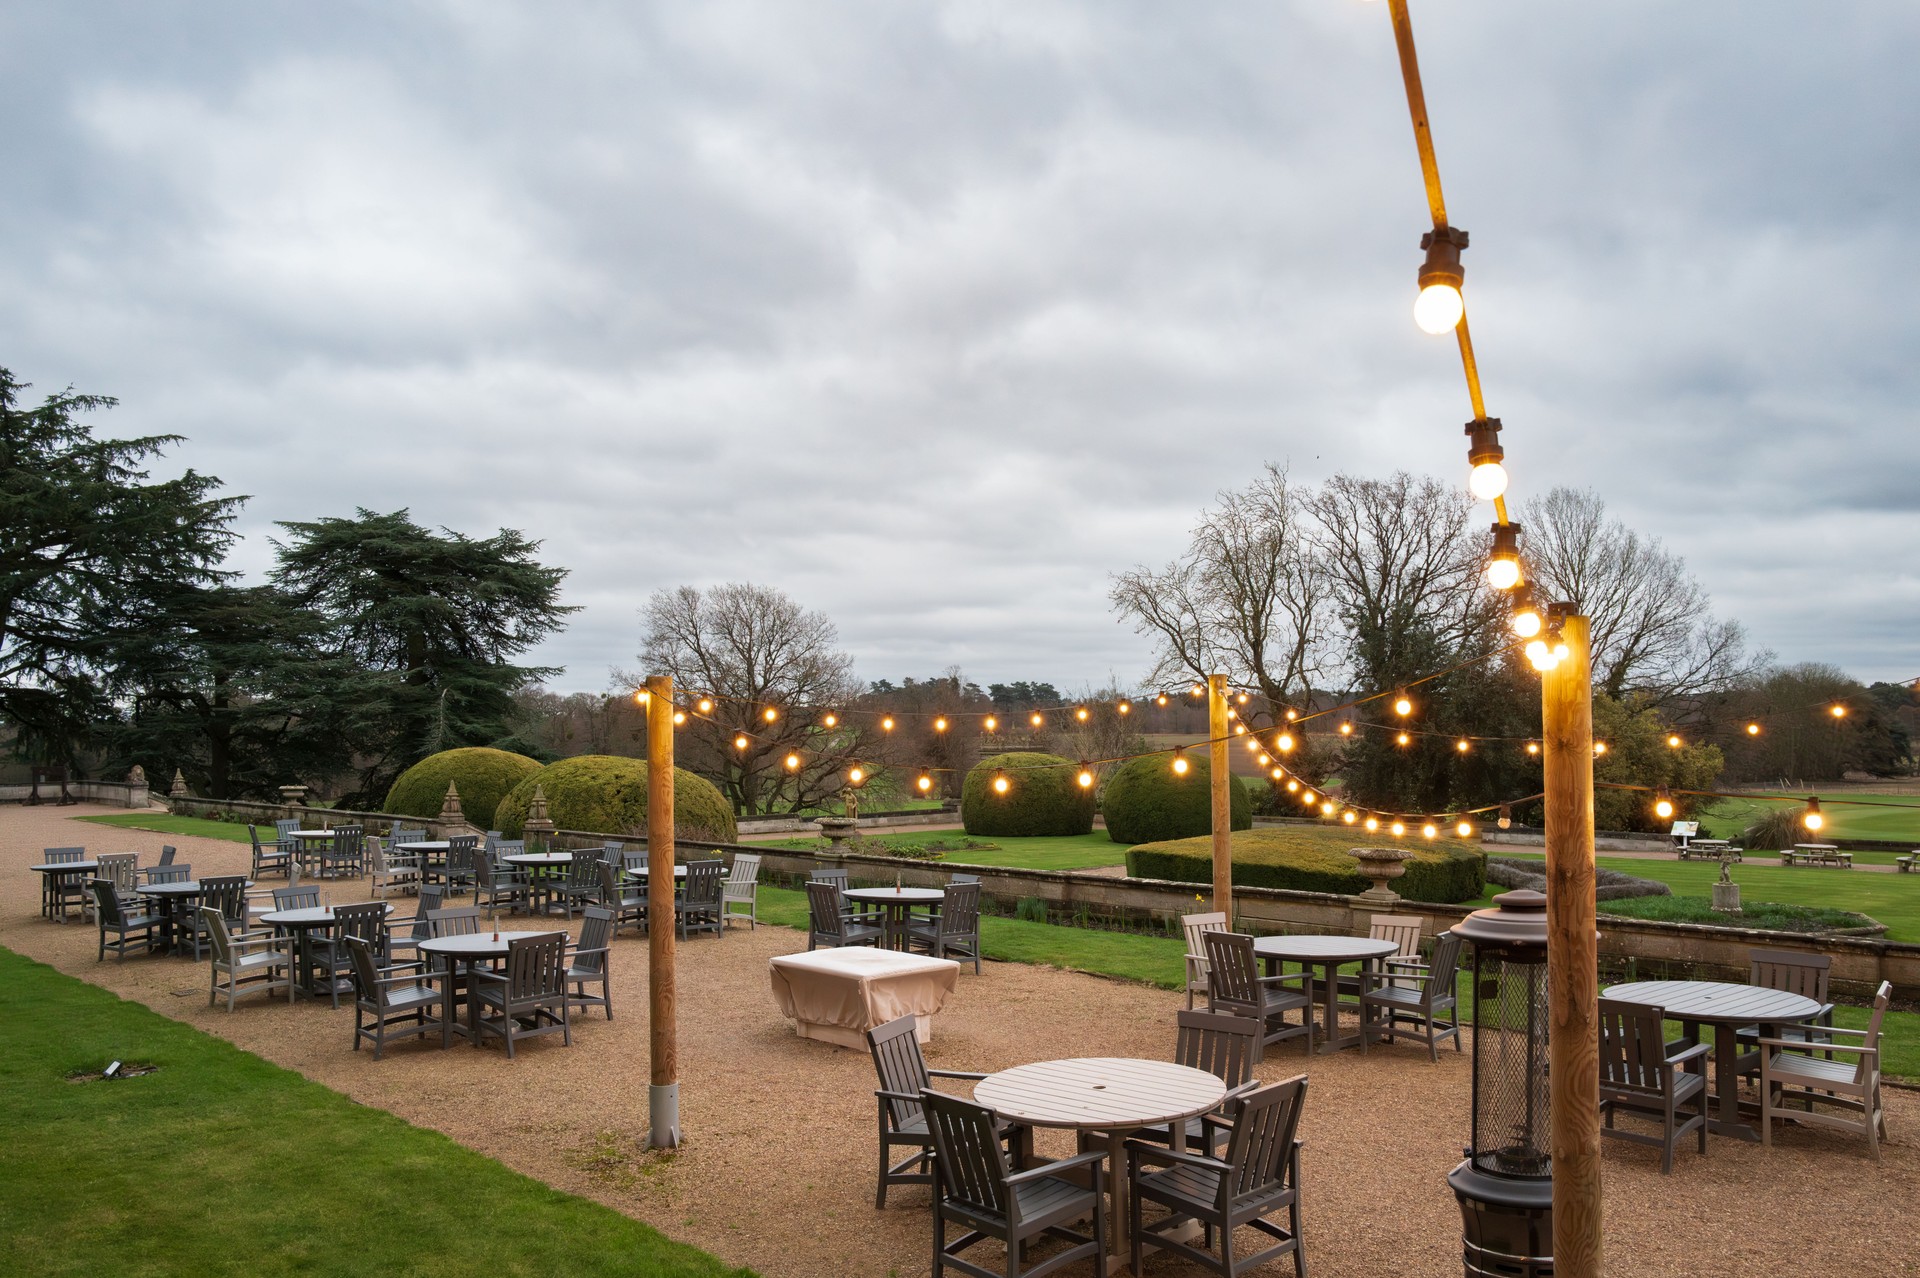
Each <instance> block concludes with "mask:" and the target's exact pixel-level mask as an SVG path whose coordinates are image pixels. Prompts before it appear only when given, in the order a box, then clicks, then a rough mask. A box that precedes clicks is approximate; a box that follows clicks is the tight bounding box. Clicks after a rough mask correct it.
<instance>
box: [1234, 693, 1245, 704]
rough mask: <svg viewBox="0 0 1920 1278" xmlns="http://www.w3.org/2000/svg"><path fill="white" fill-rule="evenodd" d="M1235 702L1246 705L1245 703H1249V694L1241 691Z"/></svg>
mask: <svg viewBox="0 0 1920 1278" xmlns="http://www.w3.org/2000/svg"><path fill="white" fill-rule="evenodd" d="M1234 702H1235V703H1236V704H1238V705H1243V706H1244V705H1245V704H1247V694H1246V693H1244V692H1243V693H1241V694H1240V695H1239V696H1237V697H1235V698H1234Z"/></svg>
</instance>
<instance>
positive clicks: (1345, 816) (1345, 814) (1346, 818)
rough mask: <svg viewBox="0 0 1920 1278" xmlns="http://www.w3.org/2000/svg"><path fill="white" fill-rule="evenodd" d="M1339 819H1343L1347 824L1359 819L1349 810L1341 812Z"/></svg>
mask: <svg viewBox="0 0 1920 1278" xmlns="http://www.w3.org/2000/svg"><path fill="white" fill-rule="evenodd" d="M1340 819H1341V820H1342V821H1345V822H1346V823H1347V824H1348V825H1352V824H1353V823H1354V822H1355V821H1357V820H1359V819H1360V818H1358V817H1356V816H1355V815H1354V814H1353V813H1351V812H1342V813H1341V814H1340Z"/></svg>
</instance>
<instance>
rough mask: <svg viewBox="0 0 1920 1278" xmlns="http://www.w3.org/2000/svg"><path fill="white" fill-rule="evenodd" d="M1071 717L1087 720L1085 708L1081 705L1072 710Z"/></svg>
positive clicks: (1082, 720)
mask: <svg viewBox="0 0 1920 1278" xmlns="http://www.w3.org/2000/svg"><path fill="white" fill-rule="evenodd" d="M1073 717H1074V718H1076V719H1078V720H1079V721H1080V722H1082V723H1085V722H1086V721H1087V708H1086V707H1085V706H1081V707H1080V708H1079V709H1078V710H1075V711H1074V712H1073Z"/></svg>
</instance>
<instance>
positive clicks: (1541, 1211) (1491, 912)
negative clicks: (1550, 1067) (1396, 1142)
mask: <svg viewBox="0 0 1920 1278" xmlns="http://www.w3.org/2000/svg"><path fill="white" fill-rule="evenodd" d="M1493 901H1494V907H1493V908H1492V909H1487V910H1476V911H1474V913H1472V914H1470V915H1468V916H1467V917H1466V919H1465V920H1464V921H1462V922H1461V923H1459V924H1458V925H1456V926H1455V927H1454V929H1453V931H1454V934H1455V935H1456V936H1459V937H1461V938H1463V939H1465V940H1468V941H1471V942H1473V1143H1472V1144H1471V1146H1469V1147H1468V1149H1467V1150H1466V1155H1467V1157H1466V1161H1464V1162H1462V1163H1461V1164H1460V1165H1459V1166H1458V1167H1456V1168H1454V1169H1453V1170H1452V1171H1451V1172H1449V1173H1448V1174H1447V1183H1448V1184H1449V1185H1451V1186H1452V1187H1453V1193H1454V1196H1455V1197H1456V1198H1458V1199H1459V1200H1460V1215H1461V1217H1462V1220H1463V1225H1464V1232H1463V1235H1462V1252H1463V1255H1464V1258H1465V1262H1466V1278H1547V1276H1548V1275H1551V1274H1552V1273H1553V1150H1552V1144H1553V1141H1552V1134H1551V1129H1550V1127H1549V1125H1548V1105H1547V915H1546V909H1547V898H1546V896H1545V894H1544V893H1540V892H1533V891H1527V890H1521V891H1515V892H1506V893H1503V894H1502V895H1500V896H1496V897H1495V898H1493Z"/></svg>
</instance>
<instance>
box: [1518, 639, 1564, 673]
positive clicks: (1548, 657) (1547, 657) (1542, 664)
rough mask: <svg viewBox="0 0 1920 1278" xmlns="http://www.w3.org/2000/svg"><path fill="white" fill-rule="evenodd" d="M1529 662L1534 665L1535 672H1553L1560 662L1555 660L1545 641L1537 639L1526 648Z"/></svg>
mask: <svg viewBox="0 0 1920 1278" xmlns="http://www.w3.org/2000/svg"><path fill="white" fill-rule="evenodd" d="M1526 654H1527V660H1528V661H1531V662H1532V663H1533V668H1534V669H1535V670H1551V669H1553V668H1554V667H1555V666H1556V665H1558V664H1559V662H1557V661H1555V660H1554V659H1553V650H1552V649H1551V648H1549V647H1547V641H1546V640H1545V639H1535V640H1533V641H1532V642H1531V643H1529V644H1528V645H1527V647H1526Z"/></svg>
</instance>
